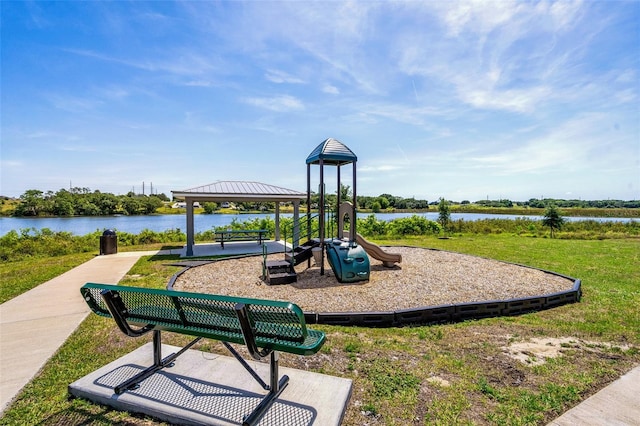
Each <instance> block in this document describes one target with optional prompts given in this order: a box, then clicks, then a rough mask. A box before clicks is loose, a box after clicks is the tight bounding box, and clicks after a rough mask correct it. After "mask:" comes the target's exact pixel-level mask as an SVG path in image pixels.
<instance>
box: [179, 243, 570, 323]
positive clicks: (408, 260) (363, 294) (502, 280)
mask: <svg viewBox="0 0 640 426" xmlns="http://www.w3.org/2000/svg"><path fill="white" fill-rule="evenodd" d="M384 249H385V250H386V251H388V252H390V253H399V254H401V255H402V263H401V264H399V265H397V266H395V267H394V268H385V267H383V266H382V262H380V261H378V260H375V259H373V258H370V262H371V275H370V280H369V281H365V282H358V283H339V282H338V281H337V280H336V279H335V277H334V275H333V271H332V270H331V267H330V266H329V265H328V263H327V264H325V275H320V268H319V267H317V266H315V265H314V262H313V260H311V264H312V266H311V268H307V262H303V263H302V264H301V265H298V266H296V272H297V273H298V281H297V282H296V283H293V284H285V285H273V286H270V285H267V284H266V283H265V282H264V281H263V280H262V279H261V275H262V256H252V257H246V258H241V259H232V260H222V261H217V262H213V263H208V264H205V265H201V266H196V267H193V268H190V269H189V270H187V271H185V272H184V273H183V274H181V275H180V276H179V277H178V278H177V279H176V281H175V283H174V287H173V288H174V289H175V290H182V291H193V292H200V293H212V294H224V295H232V296H240V297H252V298H259V299H271V300H284V301H289V302H293V303H295V304H297V305H298V306H300V307H301V308H302V309H303V310H304V311H305V312H371V311H374V312H376V311H377V312H383V311H394V310H398V309H410V308H416V307H424V306H435V305H443V304H459V303H469V302H482V301H490V300H510V299H516V298H525V297H533V296H542V295H547V294H551V293H556V292H560V291H566V290H571V288H572V287H573V284H574V283H573V281H572V280H571V279H568V278H563V277H560V276H558V275H555V274H551V273H548V272H543V271H540V270H537V269H532V268H527V267H523V266H517V265H513V264H509V263H504V262H499V261H496V260H491V259H484V258H480V257H475V256H469V255H464V254H458V253H451V252H445V251H439V250H429V249H423V248H414V247H384ZM283 258H284V255H283V254H282V253H280V254H275V255H270V256H269V258H268V259H269V260H282V259H283Z"/></svg>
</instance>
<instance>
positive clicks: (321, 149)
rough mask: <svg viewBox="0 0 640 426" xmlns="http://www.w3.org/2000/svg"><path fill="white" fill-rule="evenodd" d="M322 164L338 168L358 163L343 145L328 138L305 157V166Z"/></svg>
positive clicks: (351, 152)
mask: <svg viewBox="0 0 640 426" xmlns="http://www.w3.org/2000/svg"><path fill="white" fill-rule="evenodd" d="M320 160H322V162H323V163H324V164H331V165H337V166H340V165H342V164H349V163H354V162H356V161H358V157H356V155H355V154H354V153H353V151H351V150H350V149H349V148H347V146H346V145H345V144H343V143H342V142H340V141H339V140H337V139H333V138H329V139H326V140H325V141H324V142H322V143H321V144H320V145H318V146H317V147H316V148H315V149H314V150H313V151H312V152H311V154H309V156H308V157H307V164H318V163H320Z"/></svg>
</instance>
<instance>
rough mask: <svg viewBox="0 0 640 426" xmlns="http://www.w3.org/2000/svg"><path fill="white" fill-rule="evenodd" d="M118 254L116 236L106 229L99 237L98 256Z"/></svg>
mask: <svg viewBox="0 0 640 426" xmlns="http://www.w3.org/2000/svg"><path fill="white" fill-rule="evenodd" d="M117 252H118V236H117V235H116V231H114V230H113V229H107V230H106V231H104V232H103V233H102V235H101V236H100V254H101V255H103V254H116V253H117Z"/></svg>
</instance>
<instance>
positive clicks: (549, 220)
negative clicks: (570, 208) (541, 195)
mask: <svg viewBox="0 0 640 426" xmlns="http://www.w3.org/2000/svg"><path fill="white" fill-rule="evenodd" d="M542 224H543V225H544V226H548V227H549V229H550V230H551V238H553V237H554V232H555V230H559V229H561V228H562V225H563V224H564V218H563V217H562V215H561V213H560V210H558V208H557V207H556V206H555V204H550V205H549V206H548V207H547V209H546V210H545V212H544V217H543V219H542Z"/></svg>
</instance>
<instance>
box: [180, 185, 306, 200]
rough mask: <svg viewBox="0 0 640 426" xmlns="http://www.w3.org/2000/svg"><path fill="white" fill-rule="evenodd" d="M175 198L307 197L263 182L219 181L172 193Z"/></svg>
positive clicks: (244, 198)
mask: <svg viewBox="0 0 640 426" xmlns="http://www.w3.org/2000/svg"><path fill="white" fill-rule="evenodd" d="M171 193H172V194H173V196H174V198H175V197H177V198H190V199H197V200H199V201H214V202H220V201H238V202H243V201H254V202H279V201H294V200H302V199H305V198H306V197H307V194H306V193H304V192H299V191H295V190H293V189H287V188H282V187H279V186H274V185H268V184H266V183H261V182H246V181H218V182H214V183H210V184H208V185H202V186H198V187H195V188H189V189H183V190H181V191H171Z"/></svg>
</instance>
